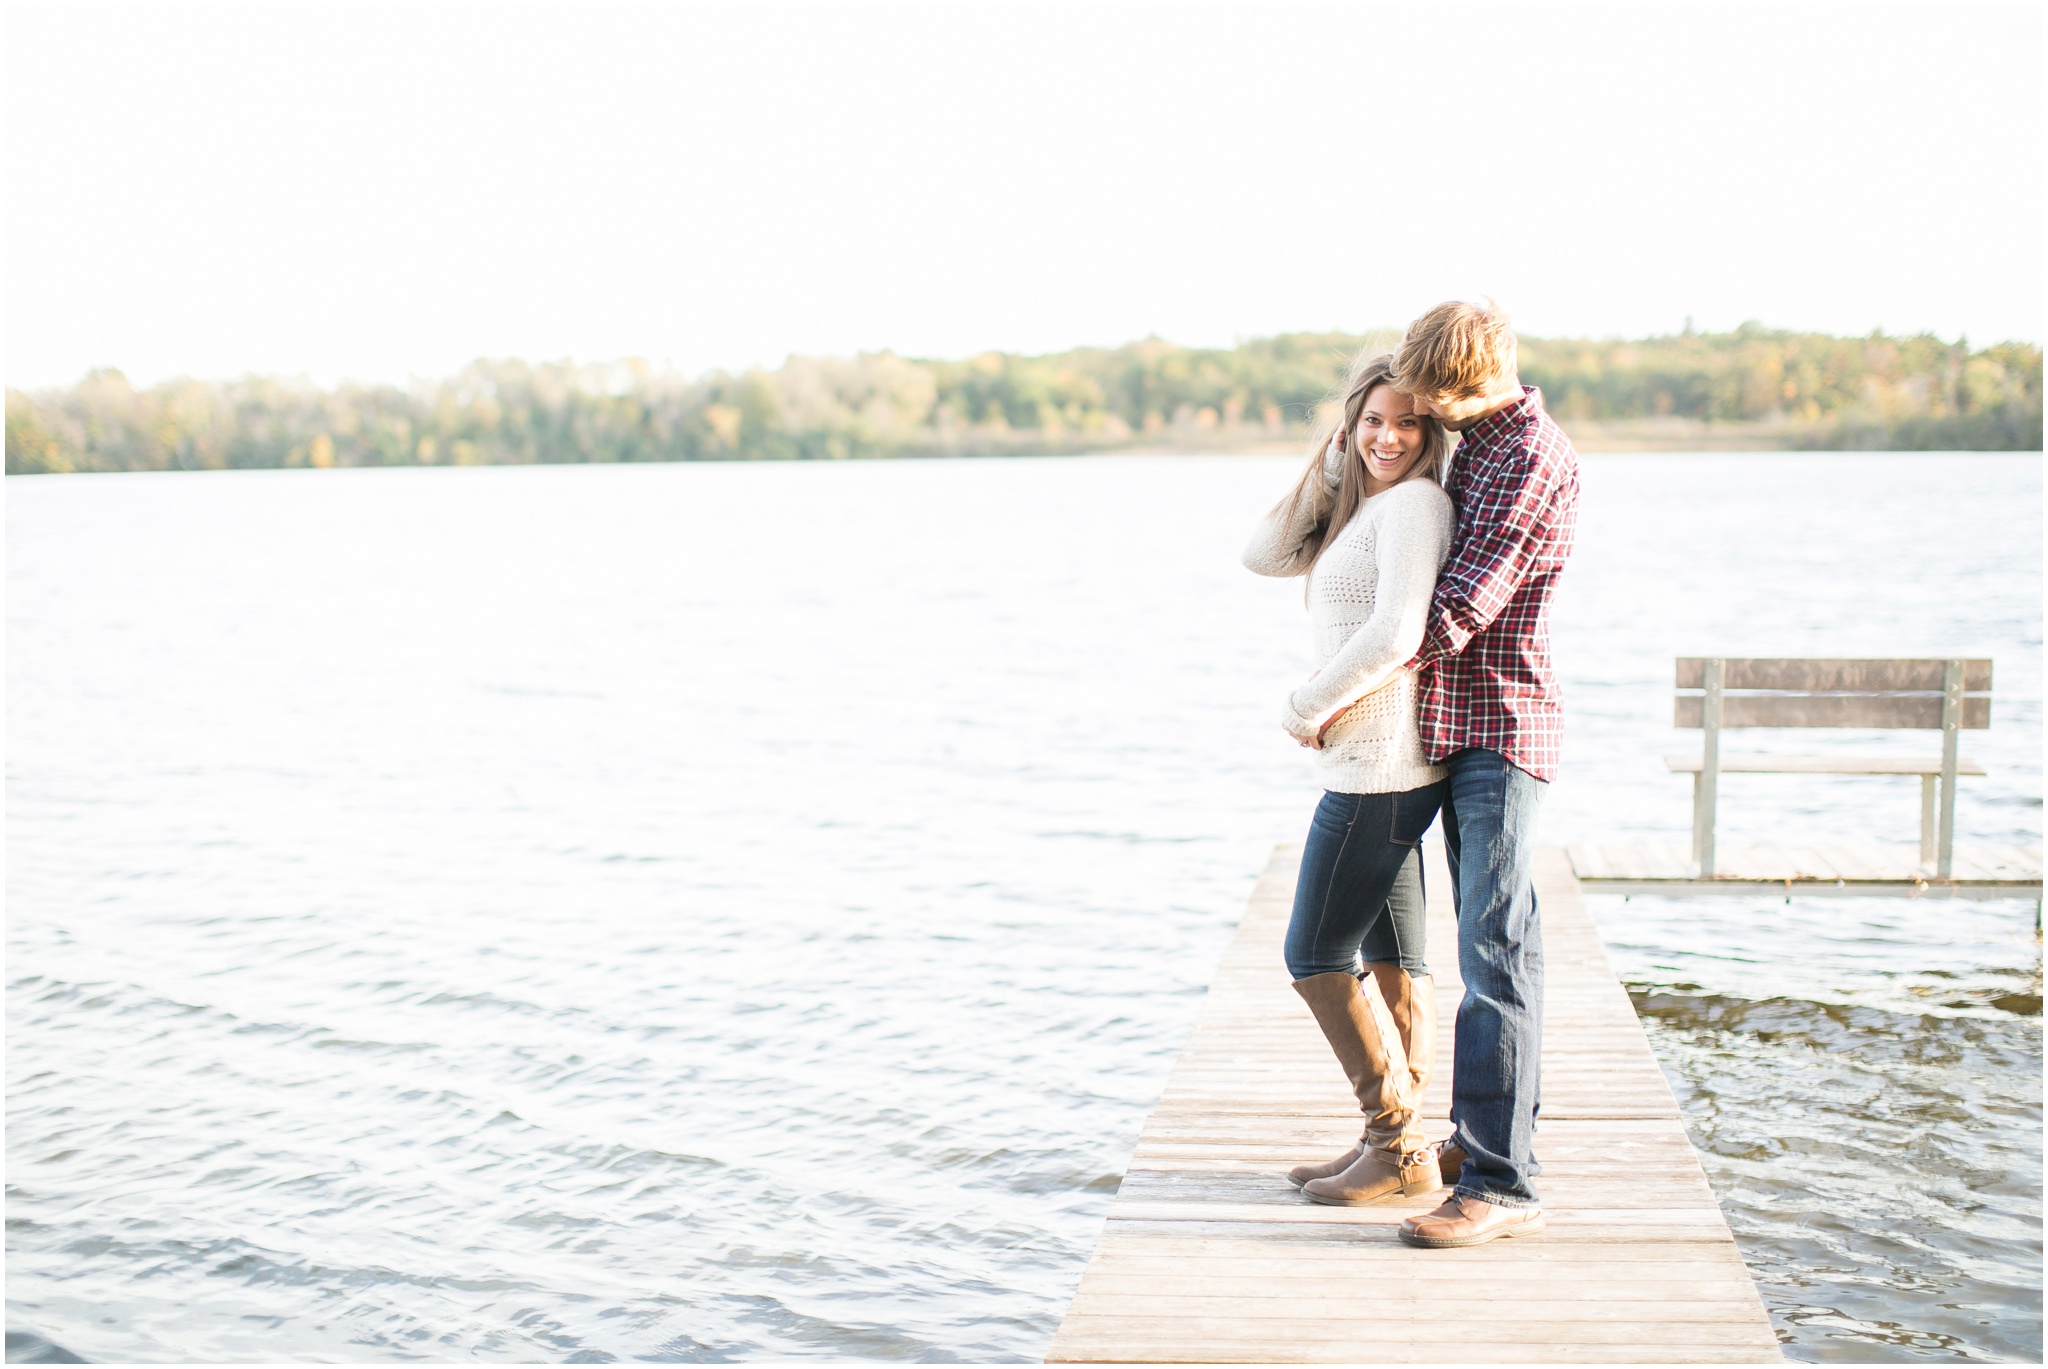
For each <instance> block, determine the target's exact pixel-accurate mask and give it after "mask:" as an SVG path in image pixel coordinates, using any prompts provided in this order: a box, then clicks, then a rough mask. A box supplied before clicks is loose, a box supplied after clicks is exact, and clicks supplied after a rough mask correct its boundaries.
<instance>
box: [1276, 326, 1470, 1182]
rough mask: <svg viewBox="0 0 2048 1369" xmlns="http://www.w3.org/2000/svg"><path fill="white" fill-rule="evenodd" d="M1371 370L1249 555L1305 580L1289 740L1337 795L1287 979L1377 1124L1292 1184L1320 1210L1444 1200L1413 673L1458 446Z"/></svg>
mask: <svg viewBox="0 0 2048 1369" xmlns="http://www.w3.org/2000/svg"><path fill="white" fill-rule="evenodd" d="M1392 363H1393V358H1392V357H1389V356H1376V357H1372V358H1370V359H1366V360H1362V361H1361V362H1360V363H1359V364H1358V365H1357V366H1356V367H1355V368H1354V371H1353V375H1352V380H1351V383H1350V386H1349V388H1348V390H1347V392H1346V394H1345V396H1344V410H1343V416H1342V419H1341V421H1340V422H1338V423H1337V424H1335V425H1333V428H1332V430H1331V431H1329V432H1327V433H1325V434H1324V435H1322V436H1321V437H1319V438H1318V440H1317V442H1316V444H1315V446H1314V448H1313V455H1312V456H1311V458H1310V460H1309V464H1308V469H1307V470H1305V471H1303V472H1302V475H1301V479H1300V480H1299V481H1297V482H1296V484H1295V487H1294V490H1293V492H1292V493H1291V494H1289V495H1288V497H1287V498H1285V499H1283V500H1281V501H1280V503H1279V504H1278V505H1276V506H1275V507H1274V509H1273V511H1272V512H1271V513H1269V514H1267V515H1266V517H1265V520H1264V521H1263V522H1261V523H1260V524H1259V528H1258V531H1257V532H1256V533H1255V534H1254V535H1253V537H1252V540H1251V545H1249V546H1248V547H1246V548H1245V553H1244V563H1245V565H1246V566H1247V567H1249V568H1250V569H1252V570H1254V571H1257V572H1258V573H1259V574H1261V575H1305V576H1307V577H1308V585H1307V590H1306V597H1307V600H1308V611H1309V622H1310V627H1311V630H1312V632H1313V634H1314V645H1315V656H1316V670H1315V673H1314V674H1312V675H1311V676H1310V677H1309V679H1308V681H1307V682H1306V683H1304V684H1302V685H1301V686H1300V687H1299V688H1297V689H1296V690H1295V691H1294V692H1293V693H1292V694H1291V695H1289V696H1288V700H1287V708H1286V712H1285V714H1284V715H1283V717H1282V720H1281V726H1283V727H1285V728H1286V729H1287V732H1288V735H1290V736H1292V737H1293V738H1294V739H1295V740H1296V741H1298V742H1300V743H1301V744H1302V745H1303V746H1306V747H1310V748H1312V749H1313V750H1314V751H1315V753H1316V766H1317V769H1318V770H1319V771H1320V772H1321V779H1322V781H1323V787H1324V788H1325V789H1326V790H1327V791H1328V792H1326V793H1325V794H1324V795H1323V801H1322V803H1321V805H1320V806H1318V807H1317V809H1316V815H1315V820H1314V821H1313V822H1312V823H1311V824H1310V826H1309V834H1308V842H1307V845H1306V846H1305V847H1304V848H1303V850H1302V856H1301V879H1300V882H1299V883H1298V884H1297V885H1296V886H1295V894H1294V917H1293V920H1292V922H1291V923H1290V924H1289V925H1288V929H1287V949H1286V957H1287V970H1288V973H1289V974H1290V975H1292V976H1293V978H1294V987H1295V989H1296V991H1298V992H1299V993H1300V994H1301V996H1302V998H1303V999H1305V1000H1307V1002H1308V1006H1309V1008H1310V1009H1311V1010H1312V1011H1313V1012H1314V1013H1315V1018H1316V1022H1317V1023H1318V1025H1320V1026H1321V1027H1322V1029H1323V1035H1324V1036H1325V1037H1327V1038H1328V1040H1329V1042H1330V1048H1331V1050H1333V1051H1335V1052H1336V1055H1337V1060H1338V1062H1339V1063H1340V1064H1341V1065H1342V1066H1343V1067H1344V1072H1345V1074H1346V1075H1347V1076H1348V1077H1349V1078H1350V1080H1351V1088H1352V1092H1353V1093H1355V1094H1356V1095H1357V1097H1358V1103H1359V1107H1360V1108H1361V1109H1362V1110H1363V1111H1364V1113H1365V1134H1364V1136H1363V1137H1361V1138H1360V1140H1359V1142H1358V1144H1357V1145H1355V1146H1353V1147H1352V1148H1351V1149H1350V1150H1349V1151H1347V1152H1346V1153H1345V1154H1344V1155H1343V1156H1341V1157H1339V1158H1338V1159H1336V1160H1334V1161H1331V1162H1330V1163H1328V1164H1320V1165H1302V1166H1299V1167H1297V1168H1296V1169H1295V1170H1294V1171H1293V1172H1291V1173H1290V1174H1289V1175H1288V1176H1287V1177H1288V1178H1289V1179H1290V1180H1291V1181H1292V1182H1293V1183H1294V1184H1295V1185H1296V1186H1298V1187H1299V1188H1300V1189H1301V1190H1302V1192H1304V1193H1306V1194H1307V1195H1308V1196H1309V1197H1310V1198H1312V1199H1314V1200H1315V1201H1317V1202H1321V1203H1337V1204H1343V1205H1346V1206H1360V1205H1363V1204H1367V1203H1377V1202H1381V1201H1384V1200H1385V1199H1388V1198H1392V1197H1394V1196H1396V1195H1400V1196H1403V1197H1414V1196H1415V1195H1417V1194H1421V1193H1427V1192H1430V1191H1431V1190H1433V1189H1435V1188H1438V1187H1440V1186H1441V1180H1440V1179H1439V1177H1438V1173H1437V1165H1436V1159H1435V1156H1434V1153H1433V1152H1432V1151H1430V1150H1427V1149H1425V1148H1424V1146H1423V1141H1422V1122H1421V1113H1420V1108H1421V1102H1422V1090H1423V1086H1424V1085H1425V1084H1426V1083H1427V1082H1428V1079H1429V1070H1430V1060H1431V1058H1432V1056H1433V1054H1434V1046H1435V1039H1436V1000H1435V998H1434V996H1433V986H1432V984H1431V982H1430V978H1429V967H1428V965H1427V964H1426V963H1425V961H1424V959H1423V949H1424V947H1423V941H1424V919H1423V898H1422V851H1421V842H1422V834H1423V832H1424V830H1425V829H1427V828H1428V827H1429V824H1430V823H1431V821H1433V820H1434V819H1435V817H1436V812H1437V809H1438V808H1439V807H1440V806H1441V805H1442V803H1443V797H1444V777H1445V772H1444V771H1443V770H1442V769H1441V768H1440V767H1437V766H1433V765H1431V764H1430V763H1429V758H1428V757H1427V756H1426V755H1424V754H1423V750H1422V738H1421V736H1420V734H1419V733H1418V731H1417V729H1416V690H1415V679H1414V676H1413V674H1412V673H1411V672H1410V671H1408V670H1406V669H1404V668H1403V667H1404V665H1405V664H1406V662H1408V661H1410V660H1412V659H1413V658H1414V656H1415V653H1416V650H1417V649H1418V648H1419V647H1420V646H1421V645H1422V631H1423V624H1424V620H1425V619H1426V617H1427V615H1428V612H1429V601H1430V594H1431V592H1432V591H1433V590H1434V589H1435V587H1436V577H1437V572H1438V571H1439V570H1440V569H1442V567H1443V563H1444V556H1445V554H1446V553H1447V551H1448V550H1449V548H1450V541H1451V527H1452V522H1453V515H1452V509H1451V501H1450V497H1449V496H1448V495H1446V494H1445V493H1444V490H1443V486H1442V485H1441V484H1439V483H1438V481H1439V480H1440V479H1441V475H1442V470H1443V466H1444V463H1445V460H1446V458H1447V456H1448V454H1449V450H1450V437H1449V434H1447V433H1446V432H1445V430H1444V428H1443V426H1442V425H1441V424H1439V423H1438V422H1437V421H1436V420H1435V419H1433V418H1431V417H1429V416H1428V415H1427V414H1425V413H1422V412H1420V411H1418V410H1417V409H1416V408H1415V406H1414V405H1413V404H1412V403H1411V402H1410V401H1409V398H1408V396H1406V395H1404V394H1402V393H1400V392H1399V391H1397V390H1396V389H1394V387H1393V386H1392V385H1391V384H1389V383H1388V377H1389V375H1390V373H1391V371H1392V369H1393V366H1392Z"/></svg>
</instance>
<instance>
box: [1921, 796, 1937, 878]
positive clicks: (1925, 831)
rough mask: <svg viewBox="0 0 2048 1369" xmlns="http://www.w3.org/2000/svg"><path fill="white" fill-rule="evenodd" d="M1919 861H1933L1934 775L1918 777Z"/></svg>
mask: <svg viewBox="0 0 2048 1369" xmlns="http://www.w3.org/2000/svg"><path fill="white" fill-rule="evenodd" d="M1920 863H1921V864H1922V865H1932V864H1933V863H1934V776H1932V775H1922V776H1921V777H1920Z"/></svg>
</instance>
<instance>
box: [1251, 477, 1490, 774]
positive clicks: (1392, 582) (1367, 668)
mask: <svg viewBox="0 0 2048 1369" xmlns="http://www.w3.org/2000/svg"><path fill="white" fill-rule="evenodd" d="M1412 483H1413V485H1414V488H1413V489H1412V490H1406V489H1403V490H1398V491H1394V490H1390V491H1388V493H1389V494H1397V493H1398V495H1399V496H1400V502H1399V503H1397V504H1395V505H1393V506H1392V507H1390V508H1388V510H1387V516H1386V520H1385V521H1384V522H1383V523H1382V524H1381V525H1380V529H1379V536H1378V538H1377V539H1376V540H1375V546H1374V558H1373V559H1374V563H1375V572H1376V575H1375V579H1374V584H1373V598H1372V616H1371V617H1369V618H1367V619H1366V620H1365V621H1364V622H1363V623H1361V624H1359V625H1358V630H1357V631H1355V632H1353V633H1352V634H1351V637H1350V640H1348V641H1346V642H1345V643H1344V645H1343V646H1341V647H1339V648H1338V649H1337V653H1336V654H1335V655H1334V656H1332V657H1331V658H1330V659H1329V660H1328V661H1327V662H1325V663H1324V665H1323V668H1322V669H1321V670H1319V671H1317V672H1316V674H1315V675H1314V676H1313V677H1311V678H1310V679H1309V680H1308V681H1307V683H1305V684H1303V685H1302V686H1301V687H1300V688H1299V689H1296V690H1295V691H1294V693H1293V694H1291V695H1290V696H1289V697H1288V701H1287V702H1288V707H1287V719H1286V722H1287V730H1288V731H1290V732H1293V733H1294V734H1295V735H1297V736H1313V735H1314V734H1315V733H1316V732H1317V731H1318V730H1320V729H1321V727H1322V725H1323V724H1324V723H1326V722H1328V721H1329V720H1330V719H1332V718H1334V717H1336V716H1337V715H1338V714H1339V713H1342V712H1343V711H1344V710H1345V709H1347V708H1349V707H1351V706H1352V705H1353V704H1355V703H1357V702H1358V701H1359V700H1360V699H1362V698H1364V697H1365V696H1366V695H1368V694H1370V693H1372V692H1373V691H1374V690H1376V689H1378V688H1379V687H1380V686H1382V685H1384V684H1386V683H1387V682H1388V681H1389V680H1391V679H1393V678H1394V675H1395V674H1396V672H1398V671H1399V670H1400V669H1401V667H1402V666H1403V665H1404V664H1405V663H1407V662H1408V661H1409V660H1410V659H1411V658H1412V657H1413V656H1414V655H1415V653H1416V650H1417V649H1418V648H1420V647H1421V645H1422V635H1423V631H1424V629H1425V628H1426V627H1427V626H1428V625H1429V606H1430V598H1431V596H1432V594H1434V592H1435V590H1436V577H1437V572H1438V571H1439V570H1440V569H1441V568H1442V567H1443V563H1444V557H1445V556H1446V555H1447V554H1448V553H1449V551H1450V546H1451V521H1452V511H1451V501H1450V497H1449V496H1448V495H1446V494H1445V493H1444V492H1443V490H1442V489H1441V488H1440V487H1438V486H1437V485H1435V484H1433V483H1429V482H1426V481H1420V480H1418V481H1414V482H1412Z"/></svg>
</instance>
